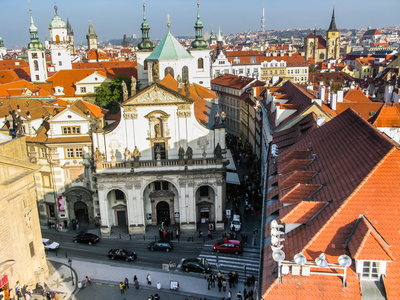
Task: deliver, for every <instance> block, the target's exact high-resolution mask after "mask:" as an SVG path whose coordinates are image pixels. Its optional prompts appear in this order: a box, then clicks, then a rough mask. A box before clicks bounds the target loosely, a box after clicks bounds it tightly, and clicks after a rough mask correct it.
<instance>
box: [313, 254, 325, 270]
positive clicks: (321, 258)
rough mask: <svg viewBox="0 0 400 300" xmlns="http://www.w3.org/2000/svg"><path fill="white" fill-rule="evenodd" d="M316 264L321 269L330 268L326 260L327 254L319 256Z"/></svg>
mask: <svg viewBox="0 0 400 300" xmlns="http://www.w3.org/2000/svg"><path fill="white" fill-rule="evenodd" d="M315 263H316V264H317V265H318V266H319V267H321V268H326V267H327V266H328V262H327V261H326V259H325V254H324V253H321V255H320V256H318V257H317V258H316V259H315Z"/></svg>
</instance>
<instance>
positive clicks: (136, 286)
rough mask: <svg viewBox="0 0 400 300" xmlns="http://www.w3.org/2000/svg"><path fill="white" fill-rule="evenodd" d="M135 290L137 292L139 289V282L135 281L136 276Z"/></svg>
mask: <svg viewBox="0 0 400 300" xmlns="http://www.w3.org/2000/svg"><path fill="white" fill-rule="evenodd" d="M134 282H135V288H136V289H137V290H138V289H139V280H138V279H137V277H136V275H135V280H134Z"/></svg>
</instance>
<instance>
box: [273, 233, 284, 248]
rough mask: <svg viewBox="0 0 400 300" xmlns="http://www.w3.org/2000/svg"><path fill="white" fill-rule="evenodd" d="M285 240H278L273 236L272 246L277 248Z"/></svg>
mask: <svg viewBox="0 0 400 300" xmlns="http://www.w3.org/2000/svg"><path fill="white" fill-rule="evenodd" d="M284 240H285V239H283V238H278V237H276V236H274V235H273V236H271V244H272V245H274V246H276V245H277V244H279V242H283V241H284Z"/></svg>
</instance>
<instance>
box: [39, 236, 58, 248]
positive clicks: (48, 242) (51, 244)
mask: <svg viewBox="0 0 400 300" xmlns="http://www.w3.org/2000/svg"><path fill="white" fill-rule="evenodd" d="M42 242H43V246H44V249H46V250H56V249H58V248H60V244H59V243H56V242H54V241H52V240H50V239H46V238H42Z"/></svg>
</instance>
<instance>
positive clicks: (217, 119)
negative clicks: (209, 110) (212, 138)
mask: <svg viewBox="0 0 400 300" xmlns="http://www.w3.org/2000/svg"><path fill="white" fill-rule="evenodd" d="M220 121H221V117H220V115H219V113H218V112H217V113H216V114H215V116H214V122H215V123H214V125H219V123H220Z"/></svg>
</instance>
